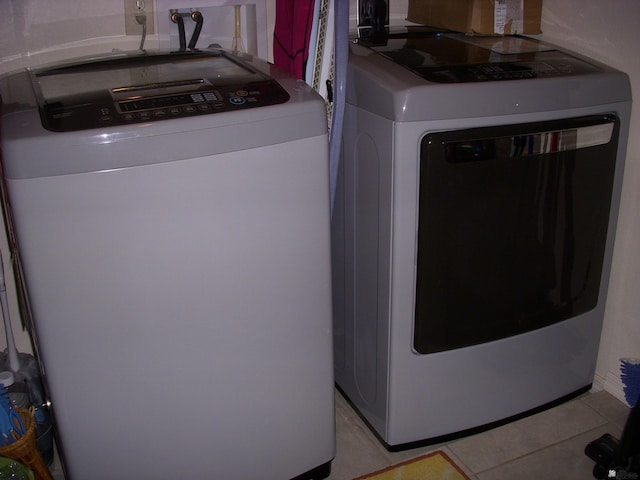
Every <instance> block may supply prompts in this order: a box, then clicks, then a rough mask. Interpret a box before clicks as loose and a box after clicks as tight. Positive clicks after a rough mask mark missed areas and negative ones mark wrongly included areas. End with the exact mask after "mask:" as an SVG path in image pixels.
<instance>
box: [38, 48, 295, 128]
mask: <svg viewBox="0 0 640 480" xmlns="http://www.w3.org/2000/svg"><path fill="white" fill-rule="evenodd" d="M31 78H32V82H33V85H34V90H35V92H36V97H37V100H38V107H39V110H40V117H41V120H42V125H43V126H44V127H45V128H46V129H47V130H51V131H54V132H66V131H73V130H84V129H90V128H97V127H104V126H111V125H126V124H131V123H138V122H149V121H150V120H154V121H155V120H164V119H170V118H180V117H189V116H193V115H203V114H212V113H220V112H227V111H236V110H239V109H246V108H255V107H262V106H267V105H276V104H280V103H284V102H286V101H288V100H289V95H288V94H287V92H286V91H285V90H284V89H283V88H282V87H281V86H280V85H279V84H278V82H276V81H275V80H273V79H272V78H271V77H269V76H267V75H266V74H264V73H262V72H260V71H259V70H256V69H255V68H253V67H251V66H250V65H248V64H247V63H245V62H242V61H241V60H240V59H239V58H236V57H234V56H232V55H230V54H227V53H225V52H223V51H221V50H206V51H203V50H195V51H193V50H191V51H181V52H171V53H162V52H154V53H148V52H135V53H128V54H124V55H123V54H120V55H115V56H114V55H111V56H106V57H99V58H94V59H91V60H89V61H85V62H83V63H79V62H77V63H71V64H62V65H56V66H52V67H47V68H41V69H34V70H31Z"/></svg>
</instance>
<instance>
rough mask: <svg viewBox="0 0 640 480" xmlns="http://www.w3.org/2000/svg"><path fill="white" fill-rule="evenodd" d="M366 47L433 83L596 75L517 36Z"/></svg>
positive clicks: (398, 40) (443, 37) (448, 36)
mask: <svg viewBox="0 0 640 480" xmlns="http://www.w3.org/2000/svg"><path fill="white" fill-rule="evenodd" d="M363 43H366V41H365V42H363ZM369 46H370V47H371V49H372V50H374V51H376V52H377V53H379V54H381V55H384V56H385V57H387V58H389V59H390V60H392V61H393V62H395V63H397V64H399V65H402V66H404V67H406V68H408V69H410V70H412V71H413V72H415V73H417V74H418V75H420V76H422V77H423V78H425V79H426V80H428V81H430V82H434V83H465V82H483V81H498V80H520V79H531V78H547V77H561V76H567V75H576V74H585V73H593V72H598V71H600V70H599V69H598V68H597V67H596V66H594V65H591V64H589V63H587V62H585V61H582V60H580V59H578V58H575V57H572V56H569V55H567V54H566V53H563V52H560V51H558V50H556V49H554V48H553V47H550V46H548V45H545V44H543V43H540V42H537V41H534V40H530V39H528V38H525V37H516V36H505V37H469V36H465V35H461V34H456V33H440V34H431V35H423V36H411V35H408V36H405V37H397V36H396V37H389V38H387V39H386V40H385V42H384V44H382V45H375V44H372V45H369Z"/></svg>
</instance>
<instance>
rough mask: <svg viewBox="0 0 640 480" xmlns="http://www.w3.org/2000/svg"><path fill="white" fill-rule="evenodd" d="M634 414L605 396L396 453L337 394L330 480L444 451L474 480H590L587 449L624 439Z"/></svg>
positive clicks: (591, 396)
mask: <svg viewBox="0 0 640 480" xmlns="http://www.w3.org/2000/svg"><path fill="white" fill-rule="evenodd" d="M628 413H629V408H628V407H627V405H626V404H624V403H623V402H621V401H619V400H618V399H617V398H615V397H613V396H612V395H610V394H609V393H607V392H605V391H600V392H596V393H587V394H585V395H582V396H580V397H578V398H576V399H574V400H571V401H569V402H566V403H564V404H562V405H560V406H557V407H555V408H553V409H551V410H547V411H544V412H542V413H538V414H536V415H533V416H530V417H527V418H524V419H522V420H519V421H516V422H514V423H510V424H507V425H504V426H501V427H498V428H495V429H493V430H489V431H487V432H484V433H480V434H477V435H473V436H470V437H465V438H462V439H459V440H456V441H453V442H451V443H447V444H440V445H433V446H430V447H422V448H418V449H414V450H408V451H403V452H394V453H391V452H389V451H387V450H386V449H385V448H384V447H383V446H382V444H381V443H380V442H379V441H378V440H377V439H376V437H375V436H374V435H373V434H372V433H371V431H370V430H369V429H368V427H367V426H366V425H365V424H364V423H363V421H362V420H361V419H360V417H359V416H358V414H357V413H356V412H355V411H354V410H353V409H352V408H351V406H350V405H349V404H348V403H347V401H346V400H345V399H344V398H343V397H342V395H341V394H340V393H338V392H336V430H337V445H336V448H337V454H336V457H335V459H334V461H333V465H332V472H331V475H330V476H329V480H351V479H353V478H355V477H357V476H360V475H364V474H366V473H369V472H372V471H375V470H378V469H381V468H384V467H386V466H389V465H392V464H395V463H399V462H402V461H404V460H407V459H410V458H412V457H416V456H419V455H422V454H424V453H427V452H430V451H432V450H437V449H442V450H444V451H445V452H446V453H447V455H449V456H450V457H451V458H452V459H453V460H454V461H455V462H456V463H457V464H458V466H460V467H461V468H462V469H463V470H464V471H465V472H466V473H467V475H468V476H469V478H471V479H472V480H514V479H518V480H527V479H532V480H533V479H535V480H542V479H545V480H546V479H558V480H560V479H561V480H589V479H593V478H594V477H593V475H592V470H593V466H594V462H593V461H592V460H591V459H589V458H588V457H587V456H585V455H584V448H585V446H586V445H587V444H588V443H589V442H590V441H592V440H595V439H596V438H598V437H600V436H601V435H603V434H604V433H611V434H612V435H614V436H616V437H618V438H619V437H620V434H621V433H622V428H623V427H624V423H625V421H626V419H627V415H628Z"/></svg>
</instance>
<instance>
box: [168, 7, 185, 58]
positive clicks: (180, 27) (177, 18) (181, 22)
mask: <svg viewBox="0 0 640 480" xmlns="http://www.w3.org/2000/svg"><path fill="white" fill-rule="evenodd" d="M171 21H172V22H173V23H177V24H178V36H179V37H180V50H186V49H187V38H186V35H185V33H184V20H183V19H182V15H180V14H179V13H178V12H175V13H172V14H171Z"/></svg>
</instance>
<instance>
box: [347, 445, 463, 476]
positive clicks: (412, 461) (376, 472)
mask: <svg viewBox="0 0 640 480" xmlns="http://www.w3.org/2000/svg"><path fill="white" fill-rule="evenodd" d="M436 455H440V456H442V457H444V458H445V460H447V462H449V464H450V465H451V466H453V467H454V468H455V469H456V470H457V471H458V473H460V475H462V477H463V478H464V479H465V480H471V479H470V478H469V476H468V475H467V474H466V473H465V472H464V471H463V470H462V469H461V468H460V467H459V466H458V464H457V463H456V462H454V461H453V460H452V459H451V457H450V456H449V455H447V454H446V453H445V452H443V451H442V450H436V451H434V452H429V453H427V454H425V455H420V456H419V457H415V458H410V459H409V460H405V461H404V462H400V463H396V464H395V465H390V466H388V467H385V468H382V469H380V470H376V471H375V472H370V473H367V474H365V475H362V476H360V477H356V478H354V479H353V480H366V479H367V478H371V477H373V476H374V475H380V474H381V473H384V472H388V471H390V470H394V469H396V468H398V467H402V466H403V465H408V464H410V463H414V462H419V461H421V460H424V459H427V458H429V457H434V456H436Z"/></svg>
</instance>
